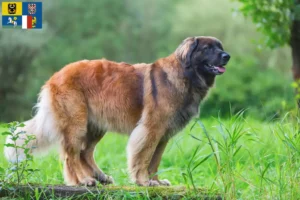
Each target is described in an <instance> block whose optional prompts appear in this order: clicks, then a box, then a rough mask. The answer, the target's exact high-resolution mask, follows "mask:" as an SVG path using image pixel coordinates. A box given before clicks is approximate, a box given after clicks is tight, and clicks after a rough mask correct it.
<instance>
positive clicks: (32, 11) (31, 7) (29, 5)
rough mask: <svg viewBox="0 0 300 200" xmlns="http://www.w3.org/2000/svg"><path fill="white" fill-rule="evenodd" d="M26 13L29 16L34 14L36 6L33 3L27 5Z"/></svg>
mask: <svg viewBox="0 0 300 200" xmlns="http://www.w3.org/2000/svg"><path fill="white" fill-rule="evenodd" d="M28 13H29V14H31V15H33V14H35V13H36V4H35V3H29V4H28Z"/></svg>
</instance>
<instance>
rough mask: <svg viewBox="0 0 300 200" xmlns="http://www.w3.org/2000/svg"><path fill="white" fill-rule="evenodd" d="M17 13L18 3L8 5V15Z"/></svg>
mask: <svg viewBox="0 0 300 200" xmlns="http://www.w3.org/2000/svg"><path fill="white" fill-rule="evenodd" d="M16 11H17V4H16V3H9V4H8V13H9V14H15V13H16Z"/></svg>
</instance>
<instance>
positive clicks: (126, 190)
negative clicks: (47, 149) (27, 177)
mask: <svg viewBox="0 0 300 200" xmlns="http://www.w3.org/2000/svg"><path fill="white" fill-rule="evenodd" d="M0 197H11V198H18V197H22V198H24V199H33V198H34V199H50V198H52V199H53V198H66V197H68V198H70V197H71V198H72V199H123V198H125V197H127V198H126V199H128V198H129V199H131V198H140V199H149V198H157V197H158V198H162V199H182V198H188V199H217V200H219V199H220V200H221V199H222V197H221V196H220V195H219V194H216V193H214V194H209V193H208V192H207V191H205V190H203V189H198V190H197V191H195V190H187V189H186V188H185V187H181V186H178V187H136V186H105V187H103V186H100V187H83V186H81V187H70V186H64V185H46V186H40V185H22V186H14V187H4V189H2V190H0Z"/></svg>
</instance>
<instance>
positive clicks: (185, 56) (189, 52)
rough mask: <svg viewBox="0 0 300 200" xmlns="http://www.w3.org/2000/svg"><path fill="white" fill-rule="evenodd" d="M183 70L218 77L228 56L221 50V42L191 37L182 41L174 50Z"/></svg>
mask: <svg viewBox="0 0 300 200" xmlns="http://www.w3.org/2000/svg"><path fill="white" fill-rule="evenodd" d="M176 52H177V54H178V55H179V58H180V59H181V62H182V65H183V67H184V68H185V70H187V71H189V72H188V73H192V71H194V72H197V73H203V72H204V73H208V74H211V75H220V74H223V73H224V72H225V70H226V69H225V67H224V66H225V65H226V64H227V63H228V61H229V59H230V55H229V54H228V53H226V52H225V51H224V50H223V47H222V44H221V42H220V41H219V40H218V39H216V38H213V37H191V38H187V39H186V40H184V41H183V43H182V44H181V45H180V46H179V47H178V49H177V50H176Z"/></svg>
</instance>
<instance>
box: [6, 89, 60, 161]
mask: <svg viewBox="0 0 300 200" xmlns="http://www.w3.org/2000/svg"><path fill="white" fill-rule="evenodd" d="M36 108H37V112H36V115H35V116H34V117H33V118H32V119H31V120H28V121H26V122H25V123H24V124H25V126H24V127H20V128H18V129H17V130H16V132H15V133H18V132H20V131H25V132H26V133H24V134H20V136H21V137H20V138H19V139H18V140H17V141H16V144H17V146H22V145H23V144H24V138H25V137H26V135H25V134H30V135H35V137H36V139H35V140H33V141H31V142H29V143H28V144H27V148H30V149H31V151H30V153H33V154H36V153H42V152H45V151H46V150H47V149H48V148H49V147H50V146H52V145H54V144H56V143H57V142H58V141H59V139H60V135H61V134H60V133H59V131H58V127H57V125H56V123H55V118H54V113H53V110H52V108H51V99H50V91H49V89H48V88H47V87H44V88H43V89H42V91H41V93H40V95H39V102H38V103H37V105H36ZM6 143H12V144H13V143H14V142H13V141H12V140H11V138H10V136H8V137H7V139H6ZM4 154H5V157H6V159H7V160H8V161H10V162H16V161H21V160H23V159H24V158H25V154H24V151H23V150H21V149H17V151H16V149H15V148H14V147H5V148H4Z"/></svg>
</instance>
